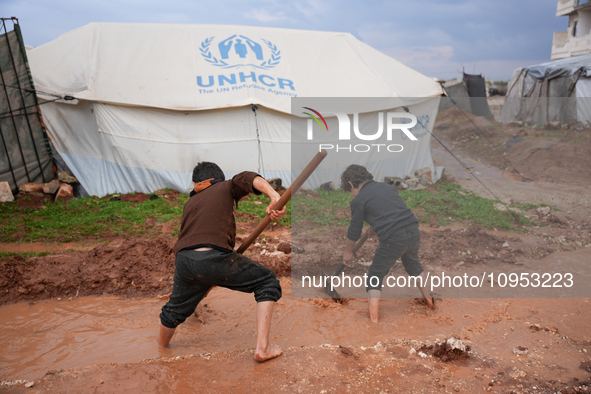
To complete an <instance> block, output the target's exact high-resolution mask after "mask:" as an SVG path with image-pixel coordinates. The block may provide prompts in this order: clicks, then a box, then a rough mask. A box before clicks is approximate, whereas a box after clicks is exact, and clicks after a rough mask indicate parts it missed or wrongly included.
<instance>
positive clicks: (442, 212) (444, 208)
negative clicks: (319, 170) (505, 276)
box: [292, 181, 538, 230]
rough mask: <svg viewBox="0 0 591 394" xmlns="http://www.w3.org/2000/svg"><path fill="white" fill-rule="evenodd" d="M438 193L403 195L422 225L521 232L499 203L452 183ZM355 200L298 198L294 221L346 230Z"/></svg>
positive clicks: (344, 196)
mask: <svg viewBox="0 0 591 394" xmlns="http://www.w3.org/2000/svg"><path fill="white" fill-rule="evenodd" d="M437 190H438V193H432V192H430V191H425V190H412V191H411V190H406V191H401V192H399V193H400V196H401V197H402V198H403V199H404V201H405V202H406V204H407V206H408V207H409V208H410V209H411V210H412V211H413V212H414V214H415V215H416V216H417V218H418V219H419V221H420V222H422V223H431V222H433V221H436V222H437V223H438V224H439V225H440V226H444V225H447V224H450V223H452V222H458V221H460V222H462V221H468V222H471V224H478V225H482V226H484V227H486V228H489V229H492V228H498V229H507V230H517V229H518V227H519V226H517V225H516V223H515V219H514V218H513V216H512V215H511V214H510V213H509V212H506V211H499V210H497V209H495V207H494V205H495V204H496V203H498V201H496V200H491V199H487V198H483V197H479V196H477V195H475V194H473V193H470V192H468V191H466V190H463V189H462V188H461V187H460V186H459V185H457V184H455V183H451V182H441V181H440V182H439V183H438V189H437ZM309 195H311V196H316V197H309ZM351 200H352V197H351V196H350V195H349V193H346V192H343V191H342V190H338V191H335V192H325V191H317V192H315V193H312V194H305V193H303V194H298V195H296V197H295V198H294V200H293V211H292V221H293V222H294V223H297V222H298V221H301V220H309V221H311V222H312V223H315V224H318V225H324V226H326V225H332V226H342V227H346V226H348V225H349V221H350V214H349V213H348V212H349V202H350V201H351ZM536 207H538V205H534V204H528V209H532V208H536ZM522 209H524V208H522ZM343 212H345V213H346V215H343V214H342V213H343ZM339 213H341V215H338V214H339ZM339 216H340V217H339ZM343 216H345V217H343ZM520 220H521V224H522V225H525V226H531V225H532V222H531V221H530V220H529V219H528V218H526V217H524V216H523V215H520Z"/></svg>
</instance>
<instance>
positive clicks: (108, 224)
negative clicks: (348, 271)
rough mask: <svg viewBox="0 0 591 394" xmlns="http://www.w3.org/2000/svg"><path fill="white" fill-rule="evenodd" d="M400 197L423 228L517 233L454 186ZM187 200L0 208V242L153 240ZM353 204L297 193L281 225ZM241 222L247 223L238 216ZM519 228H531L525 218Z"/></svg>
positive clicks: (261, 208)
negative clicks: (463, 224) (458, 226)
mask: <svg viewBox="0 0 591 394" xmlns="http://www.w3.org/2000/svg"><path fill="white" fill-rule="evenodd" d="M400 195H401V196H402V198H403V199H404V200H405V201H406V204H407V205H408V207H409V208H410V209H412V210H413V212H414V213H415V215H416V216H417V218H418V219H419V221H421V222H423V223H431V222H433V221H436V222H437V223H438V224H439V225H442V226H443V225H447V224H449V223H451V222H458V221H467V222H470V223H472V224H479V225H482V226H484V227H486V228H499V229H518V226H516V223H515V220H514V218H513V217H512V216H511V215H510V213H509V212H506V211H505V212H503V211H498V210H496V209H495V208H494V204H495V203H497V201H496V200H491V199H487V198H482V197H479V196H476V195H474V194H472V193H470V192H467V191H465V190H462V189H461V188H460V186H458V185H457V184H454V183H450V182H439V183H438V188H437V193H433V192H429V191H425V190H418V191H402V192H400ZM188 198H189V196H188V195H187V194H181V195H180V196H178V197H177V198H176V201H167V200H165V199H162V198H161V199H157V200H148V201H145V202H143V203H130V202H125V201H109V199H99V198H96V197H85V198H79V199H74V200H71V201H68V202H57V203H54V202H48V203H46V204H45V206H46V209H37V208H19V207H18V205H16V204H1V205H0V242H15V241H19V242H35V241H38V240H43V241H47V242H53V241H59V242H71V241H80V240H83V239H85V238H91V239H97V238H98V239H100V238H101V237H112V236H124V237H126V238H127V237H134V236H139V235H142V234H147V236H153V234H154V233H153V232H150V231H151V229H152V227H153V226H154V221H150V222H147V219H148V218H149V217H152V218H154V219H155V221H156V222H160V223H164V222H168V221H169V220H171V219H173V218H177V217H179V216H181V214H182V209H183V205H184V204H185V202H186V201H187V200H188ZM351 200H352V197H351V196H350V195H349V193H346V192H343V191H341V190H339V191H336V192H326V191H317V192H312V193H299V194H297V195H296V196H294V198H293V201H291V202H289V203H288V204H287V212H286V214H285V215H284V216H283V217H282V218H281V219H280V220H279V224H281V225H283V226H286V227H290V226H291V224H292V221H293V222H294V223H297V222H298V221H302V220H309V221H311V222H312V223H315V224H318V225H322V226H340V227H346V226H348V225H349V220H350V214H349V202H350V201H351ZM268 204H269V199H268V198H267V197H266V196H264V195H261V196H254V195H251V196H249V198H248V199H247V200H246V201H242V202H240V203H239V204H238V207H237V212H243V213H247V214H250V215H252V217H253V218H254V219H255V220H262V219H263V218H264V217H265V209H266V207H267V205H268ZM511 206H513V207H517V208H520V209H522V210H529V209H534V208H537V207H538V206H540V205H534V204H519V203H516V204H512V205H511ZM292 208H293V210H292ZM238 220H249V218H240V217H239V218H238ZM521 224H522V225H525V226H531V225H532V223H531V221H530V220H529V219H527V218H525V217H523V216H521ZM177 227H178V226H177ZM176 232H178V228H177V229H176ZM173 235H176V234H173ZM32 255H34V254H32Z"/></svg>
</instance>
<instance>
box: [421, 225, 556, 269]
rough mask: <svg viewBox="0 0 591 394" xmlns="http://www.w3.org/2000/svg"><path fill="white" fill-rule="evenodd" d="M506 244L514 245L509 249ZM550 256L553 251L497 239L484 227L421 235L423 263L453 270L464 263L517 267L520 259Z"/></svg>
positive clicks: (511, 240)
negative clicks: (514, 264) (515, 264)
mask: <svg viewBox="0 0 591 394" xmlns="http://www.w3.org/2000/svg"><path fill="white" fill-rule="evenodd" d="M505 242H510V245H511V246H509V247H507V246H505V247H504V246H503V245H507V244H505ZM533 250H536V253H535V257H536V258H539V257H543V256H547V255H548V254H550V253H551V252H552V250H551V249H547V248H543V247H533V246H527V245H524V244H522V243H521V242H520V241H519V239H518V238H511V239H509V238H507V237H502V236H495V235H492V234H489V233H487V232H486V230H485V229H484V228H483V227H481V226H471V227H468V228H467V229H464V230H456V231H452V230H451V229H445V230H439V231H433V232H428V233H424V232H423V233H421V250H420V252H419V257H420V258H421V261H424V262H431V263H434V264H440V265H441V266H444V267H445V266H447V267H449V266H453V265H455V264H458V263H460V262H464V263H472V264H478V263H487V264H494V263H500V262H503V263H515V262H516V261H517V257H520V256H526V257H529V256H531V255H532V253H533Z"/></svg>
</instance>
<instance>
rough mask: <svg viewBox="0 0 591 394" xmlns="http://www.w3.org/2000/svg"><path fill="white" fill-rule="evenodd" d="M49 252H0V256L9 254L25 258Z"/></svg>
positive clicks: (44, 254)
mask: <svg viewBox="0 0 591 394" xmlns="http://www.w3.org/2000/svg"><path fill="white" fill-rule="evenodd" d="M50 254H51V252H0V258H2V257H10V256H21V257H23V258H25V259H26V258H27V257H43V256H47V255H50Z"/></svg>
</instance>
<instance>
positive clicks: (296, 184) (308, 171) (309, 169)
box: [236, 149, 328, 253]
mask: <svg viewBox="0 0 591 394" xmlns="http://www.w3.org/2000/svg"><path fill="white" fill-rule="evenodd" d="M327 154H328V152H327V151H326V150H324V149H322V150H321V151H320V152H318V153H317V154H316V156H314V158H313V159H312V161H310V163H309V164H308V165H307V166H306V168H304V171H302V173H301V174H300V175H299V176H298V177H297V178H296V179H295V181H293V183H292V184H291V186H290V187H289V189H287V190H286V191H285V193H283V195H282V196H281V198H280V199H279V201H277V204H275V206H274V207H273V210H277V211H279V210H281V209H283V207H284V206H285V204H287V202H288V201H289V200H291V196H292V194H296V193H297V192H298V190H300V187H302V185H303V184H304V182H306V180H307V179H308V178H309V177H310V175H312V173H313V172H314V170H315V169H316V167H318V165H319V164H320V163H321V162H322V160H324V158H325V157H326V155H327ZM269 223H271V217H270V216H269V215H267V216H265V218H264V219H263V220H262V221H261V222H260V223H259V225H258V226H257V227H256V228H255V229H254V231H253V232H252V233H251V234H250V235H249V236H248V238H246V240H244V242H243V243H242V245H240V247H239V248H238V250H236V252H237V253H244V251H245V250H246V249H248V247H249V246H250V245H251V244H252V243H253V242H254V240H255V239H257V238H258V236H259V235H261V233H262V232H263V230H264V229H265V228H266V227H267V226H268V225H269Z"/></svg>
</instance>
